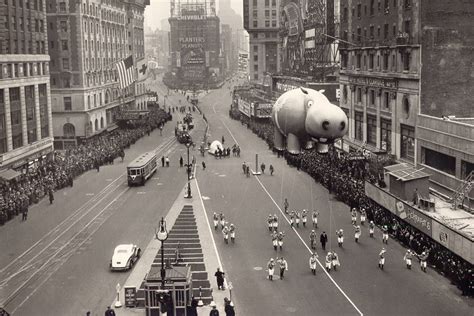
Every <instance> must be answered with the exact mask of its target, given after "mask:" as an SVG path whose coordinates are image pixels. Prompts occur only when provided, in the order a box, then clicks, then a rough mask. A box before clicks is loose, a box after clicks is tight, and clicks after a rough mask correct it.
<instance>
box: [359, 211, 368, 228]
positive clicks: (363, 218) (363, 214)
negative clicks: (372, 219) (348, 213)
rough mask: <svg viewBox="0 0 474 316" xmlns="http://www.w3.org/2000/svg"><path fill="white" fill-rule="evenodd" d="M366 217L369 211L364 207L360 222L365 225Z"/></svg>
mask: <svg viewBox="0 0 474 316" xmlns="http://www.w3.org/2000/svg"><path fill="white" fill-rule="evenodd" d="M366 218H367V212H366V211H365V208H363V209H362V210H361V211H360V224H361V225H364V224H365V220H366Z"/></svg>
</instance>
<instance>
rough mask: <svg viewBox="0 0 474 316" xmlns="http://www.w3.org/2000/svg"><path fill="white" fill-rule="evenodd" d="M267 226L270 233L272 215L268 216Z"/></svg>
mask: <svg viewBox="0 0 474 316" xmlns="http://www.w3.org/2000/svg"><path fill="white" fill-rule="evenodd" d="M267 224H268V231H270V232H271V231H272V228H273V216H272V214H268V219H267Z"/></svg>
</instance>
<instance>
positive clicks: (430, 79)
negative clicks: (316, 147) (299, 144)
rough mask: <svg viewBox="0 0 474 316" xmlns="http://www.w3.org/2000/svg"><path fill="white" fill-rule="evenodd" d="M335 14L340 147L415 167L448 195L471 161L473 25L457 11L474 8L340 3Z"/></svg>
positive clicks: (413, 2)
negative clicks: (342, 114) (342, 116)
mask: <svg viewBox="0 0 474 316" xmlns="http://www.w3.org/2000/svg"><path fill="white" fill-rule="evenodd" d="M340 10H341V25H340V32H341V35H342V39H343V40H344V41H345V42H344V43H342V44H341V48H340V54H341V70H340V83H341V85H340V87H341V91H342V92H341V102H340V105H341V107H342V108H343V109H344V110H345V111H346V113H347V115H348V117H349V125H350V128H349V133H348V136H347V137H346V138H344V144H343V146H344V147H345V149H346V150H355V149H357V148H360V147H361V146H362V147H364V148H365V149H368V150H370V151H373V152H382V153H383V152H386V153H389V154H393V155H395V156H396V158H397V159H399V160H401V161H404V162H409V163H411V164H414V165H420V166H422V167H423V168H425V169H426V170H428V171H429V173H430V174H431V175H432V177H431V182H432V183H431V185H432V187H435V188H436V189H438V190H439V191H441V192H443V193H445V194H447V195H450V194H452V192H453V191H455V190H456V189H457V188H458V187H459V186H460V185H461V181H462V180H463V179H464V178H465V177H466V176H467V175H468V174H469V173H470V172H471V171H472V170H473V162H474V142H473V139H474V132H473V131H474V129H473V128H472V127H473V120H472V118H473V117H474V110H473V108H472V104H471V103H472V98H473V97H474V82H473V81H474V76H472V63H473V57H472V49H473V48H474V44H473V43H474V41H473V39H474V31H473V29H474V22H473V21H474V20H472V18H470V17H471V16H469V15H466V14H464V12H474V3H472V2H469V1H462V0H454V1H449V2H446V1H443V0H384V1H374V0H346V1H342V0H341V3H340ZM422 65H423V67H422ZM453 115H454V116H455V117H456V118H454V117H452V116H453ZM443 116H444V118H445V119H444V120H443Z"/></svg>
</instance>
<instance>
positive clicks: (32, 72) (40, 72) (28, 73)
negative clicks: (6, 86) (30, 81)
mask: <svg viewBox="0 0 474 316" xmlns="http://www.w3.org/2000/svg"><path fill="white" fill-rule="evenodd" d="M0 70H1V73H0V79H12V78H21V77H32V76H44V75H48V74H49V69H48V64H47V62H38V63H14V64H0Z"/></svg>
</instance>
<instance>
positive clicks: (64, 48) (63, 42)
mask: <svg viewBox="0 0 474 316" xmlns="http://www.w3.org/2000/svg"><path fill="white" fill-rule="evenodd" d="M61 48H62V50H68V49H69V47H68V42H67V41H64V40H63V41H61Z"/></svg>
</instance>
